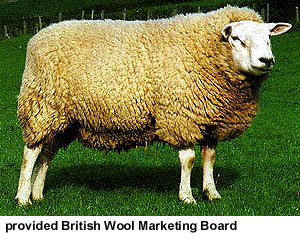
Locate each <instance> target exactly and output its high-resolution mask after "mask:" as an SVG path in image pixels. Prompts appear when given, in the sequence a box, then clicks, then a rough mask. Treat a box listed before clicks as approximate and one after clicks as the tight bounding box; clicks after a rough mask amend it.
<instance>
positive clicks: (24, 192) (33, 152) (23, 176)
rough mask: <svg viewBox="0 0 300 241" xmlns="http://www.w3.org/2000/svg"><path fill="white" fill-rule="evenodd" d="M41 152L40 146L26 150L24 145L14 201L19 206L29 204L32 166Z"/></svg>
mask: <svg viewBox="0 0 300 241" xmlns="http://www.w3.org/2000/svg"><path fill="white" fill-rule="evenodd" d="M41 150H42V146H38V147H35V148H32V149H31V148H28V147H27V146H26V145H25V147H24V149H23V163H22V165H21V172H20V179H19V187H18V193H17V196H16V201H17V203H18V204H19V205H21V206H24V205H27V204H31V201H30V200H29V197H30V194H31V176H32V171H33V167H34V164H35V162H36V160H37V158H38V156H39V154H40V152H41Z"/></svg>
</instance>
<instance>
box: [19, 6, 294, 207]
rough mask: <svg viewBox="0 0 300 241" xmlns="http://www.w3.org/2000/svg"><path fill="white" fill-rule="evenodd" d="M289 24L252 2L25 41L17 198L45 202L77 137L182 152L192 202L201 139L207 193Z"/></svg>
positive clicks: (61, 29)
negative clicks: (48, 182) (54, 164)
mask: <svg viewBox="0 0 300 241" xmlns="http://www.w3.org/2000/svg"><path fill="white" fill-rule="evenodd" d="M290 27H291V25H290V24H288V23H263V21H262V19H261V17H260V16H259V15H258V14H257V13H256V12H255V11H253V10H251V9H249V8H238V7H232V6H227V7H225V8H222V9H219V10H216V11H213V12H210V13H207V14H187V15H177V16H175V17H172V18H170V19H161V20H149V21H133V22H127V21H113V20H105V21H100V20H94V21H85V20H82V21H76V20H72V21H65V22H61V23H58V24H53V25H51V26H49V27H47V28H45V29H43V30H41V31H40V32H39V33H38V34H36V35H35V36H34V37H32V38H31V40H30V41H29V43H28V47H27V55H26V64H25V70H24V74H23V80H22V85H21V89H20V94H19V96H18V117H19V121H20V123H21V127H22V130H23V139H24V141H25V146H24V150H23V163H22V165H21V172H20V179H19V186H18V192H17V195H16V201H17V203H18V204H19V205H21V206H23V205H27V204H30V203H31V200H30V195H31V197H32V200H42V198H43V189H44V183H45V177H46V172H47V169H48V165H49V163H50V161H51V160H52V159H53V157H54V156H55V154H56V153H57V151H58V150H59V149H60V148H61V147H66V146H68V145H69V144H70V143H71V142H73V141H74V140H75V139H76V138H78V140H79V141H80V142H81V143H83V144H84V145H85V146H89V147H93V148H96V149H99V150H122V149H129V148H131V147H135V146H136V145H144V144H145V143H152V142H153V141H161V142H164V143H168V144H169V145H170V146H172V147H174V149H176V150H178V155H179V160H180V163H181V178H180V185H179V194H178V197H179V199H180V200H182V201H183V202H184V203H196V201H195V199H194V197H193V195H192V191H191V187H190V176H191V171H192V168H193V164H194V161H195V151H194V146H195V144H196V143H199V144H200V146H201V155H202V162H203V187H202V191H203V194H204V195H206V197H207V198H208V199H209V200H213V199H220V198H221V196H220V194H219V193H218V191H217V190H216V186H215V183H214V178H213V165H214V161H215V156H216V150H215V149H216V146H217V144H218V142H219V141H225V140H230V139H233V138H235V137H237V136H239V135H240V134H242V133H243V132H244V131H245V130H246V129H247V128H248V127H249V126H250V124H251V121H252V119H253V118H254V116H255V115H256V113H257V108H258V102H259V89H260V86H261V84H262V82H263V81H264V80H265V79H266V78H267V76H268V73H269V71H270V70H271V69H272V66H273V65H274V57H273V54H272V51H271V48H270V40H269V36H272V35H278V34H281V33H284V32H286V31H287V30H288V29H289V28H290Z"/></svg>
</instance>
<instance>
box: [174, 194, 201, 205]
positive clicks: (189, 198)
mask: <svg viewBox="0 0 300 241" xmlns="http://www.w3.org/2000/svg"><path fill="white" fill-rule="evenodd" d="M178 198H179V200H180V201H182V202H184V203H186V204H196V203H197V202H196V200H195V199H194V198H193V196H192V195H186V196H184V195H182V193H179V195H178Z"/></svg>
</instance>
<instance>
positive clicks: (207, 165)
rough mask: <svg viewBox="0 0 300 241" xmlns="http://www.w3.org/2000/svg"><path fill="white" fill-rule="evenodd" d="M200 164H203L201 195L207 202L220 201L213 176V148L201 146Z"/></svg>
mask: <svg viewBox="0 0 300 241" xmlns="http://www.w3.org/2000/svg"><path fill="white" fill-rule="evenodd" d="M201 151H202V162H203V189H202V190H203V194H204V195H206V196H207V198H208V200H210V201H211V200H213V199H221V196H220V194H219V193H218V191H217V190H216V185H215V182H214V176H213V166H214V162H215V157H216V149H215V146H208V145H203V146H201Z"/></svg>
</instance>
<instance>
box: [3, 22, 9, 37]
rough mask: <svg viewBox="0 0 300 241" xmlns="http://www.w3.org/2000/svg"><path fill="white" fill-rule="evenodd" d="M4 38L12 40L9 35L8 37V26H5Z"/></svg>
mask: <svg viewBox="0 0 300 241" xmlns="http://www.w3.org/2000/svg"><path fill="white" fill-rule="evenodd" d="M4 36H5V37H6V38H10V37H9V35H8V33H7V26H6V25H4Z"/></svg>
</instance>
